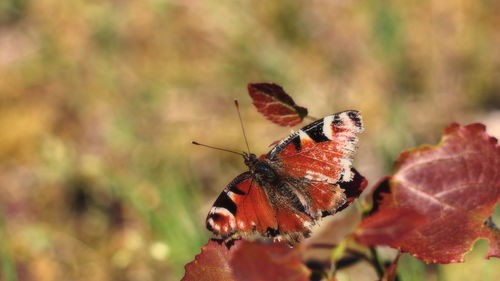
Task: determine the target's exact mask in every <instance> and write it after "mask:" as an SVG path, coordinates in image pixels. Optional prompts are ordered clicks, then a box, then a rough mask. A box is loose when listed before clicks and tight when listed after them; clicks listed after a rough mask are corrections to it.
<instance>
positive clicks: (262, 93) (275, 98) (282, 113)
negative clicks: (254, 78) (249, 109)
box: [247, 83, 307, 126]
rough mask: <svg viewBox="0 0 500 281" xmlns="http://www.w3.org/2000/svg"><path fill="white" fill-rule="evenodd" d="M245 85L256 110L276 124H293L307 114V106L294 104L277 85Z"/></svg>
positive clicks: (297, 122) (300, 120)
mask: <svg viewBox="0 0 500 281" xmlns="http://www.w3.org/2000/svg"><path fill="white" fill-rule="evenodd" d="M247 87H248V93H249V94H250V96H251V97H252V100H253V104H254V105H255V107H256V108H257V110H258V111H259V112H260V113H262V114H263V115H264V116H265V117H266V118H267V119H269V120H271V121H272V122H274V123H276V124H278V125H281V126H294V125H297V124H299V123H300V122H302V119H304V117H306V116H307V108H305V107H301V106H298V105H297V104H295V101H293V99H292V98H291V97H290V96H289V95H288V94H287V93H285V91H284V90H283V88H281V87H280V86H279V85H276V84H273V83H249V84H248V86H247Z"/></svg>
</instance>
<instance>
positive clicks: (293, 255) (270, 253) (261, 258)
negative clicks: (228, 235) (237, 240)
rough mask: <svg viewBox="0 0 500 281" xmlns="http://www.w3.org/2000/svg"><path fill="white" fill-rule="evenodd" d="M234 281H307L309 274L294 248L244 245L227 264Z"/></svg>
mask: <svg viewBox="0 0 500 281" xmlns="http://www.w3.org/2000/svg"><path fill="white" fill-rule="evenodd" d="M231 266H232V268H233V273H234V276H235V277H236V280H237V281H266V280H276V281H280V280H282V281H302V280H304V281H307V280H309V276H310V274H311V272H310V270H309V269H308V268H307V267H306V266H305V265H304V264H303V263H302V260H301V252H300V250H299V249H298V248H290V247H289V246H288V245H286V244H283V243H275V244H270V245H265V244H260V243H253V242H248V241H244V242H243V243H242V245H241V246H240V247H239V248H238V250H236V251H235V252H234V258H233V259H232V260H231Z"/></svg>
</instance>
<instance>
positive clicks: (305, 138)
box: [298, 130, 313, 143]
mask: <svg viewBox="0 0 500 281" xmlns="http://www.w3.org/2000/svg"><path fill="white" fill-rule="evenodd" d="M298 134H299V137H300V142H301V143H305V142H308V141H313V140H312V139H311V137H310V136H309V135H308V134H307V133H306V132H304V131H302V130H299V131H298Z"/></svg>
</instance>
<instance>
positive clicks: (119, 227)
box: [0, 0, 500, 281]
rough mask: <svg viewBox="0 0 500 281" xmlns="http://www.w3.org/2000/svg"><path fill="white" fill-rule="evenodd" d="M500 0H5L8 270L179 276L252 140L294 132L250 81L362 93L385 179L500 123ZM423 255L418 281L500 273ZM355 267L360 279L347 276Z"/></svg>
mask: <svg viewBox="0 0 500 281" xmlns="http://www.w3.org/2000/svg"><path fill="white" fill-rule="evenodd" d="M499 26H500V2H499V1H494V0H484V1H477V0H451V1H428V0H419V1H390V0H388V1H374V0H370V1H348V0H335V1H317V0H313V1H286V0H277V1H230V0H217V1H215V0H208V1H194V0H192V1H187V0H186V1H170V0H141V1H139V0H114V1H99V0H89V1H84V0H74V1H57V0H1V1H0V280H2V281H11V280H23V281H24V280H27V281H29V280H40V281H44V280H145V281H148V280H167V281H170V280H178V279H180V277H181V276H182V275H183V271H184V269H183V266H184V264H185V263H186V262H189V261H190V260H192V259H193V258H194V255H195V254H197V253H199V251H200V246H202V245H204V244H205V243H206V242H207V239H208V238H209V236H210V235H209V233H208V231H207V230H205V226H204V225H205V222H204V220H205V216H206V213H207V212H208V210H209V208H210V206H211V204H212V203H213V201H214V199H215V197H216V196H217V195H218V193H219V192H220V191H221V190H222V189H223V188H224V187H225V185H226V184H227V183H228V182H229V181H230V180H231V179H232V178H233V177H235V176H236V175H237V174H238V173H240V172H242V171H244V170H245V166H244V164H243V161H242V159H240V158H239V157H238V156H235V155H233V154H229V153H223V152H220V151H215V150H209V149H204V148H200V147H196V146H193V145H191V144H190V142H191V141H192V140H196V141H199V142H203V143H206V144H210V145H216V146H219V147H225V148H230V149H236V150H244V147H245V146H244V141H243V138H242V134H241V131H240V127H239V126H240V125H239V123H238V117H237V115H236V112H235V109H234V107H233V104H232V101H233V99H235V98H237V99H239V101H240V106H241V111H242V117H243V119H244V122H245V126H246V129H247V134H248V139H249V142H250V147H251V149H252V151H253V152H254V153H256V154H262V153H265V152H267V150H268V149H269V148H268V146H269V144H271V143H272V142H273V141H275V140H278V139H280V138H282V137H284V136H286V135H287V134H289V133H290V129H288V128H283V127H278V126H277V125H274V124H272V123H271V122H269V121H267V120H265V119H264V118H263V117H262V116H261V115H260V114H258V113H257V111H256V110H255V108H254V107H253V105H252V104H251V100H250V98H249V96H248V94H247V92H246V84H247V83H248V82H264V81H267V82H275V83H278V84H280V85H282V86H283V87H284V88H285V90H286V91H287V92H288V93H290V94H291V95H292V96H293V97H294V99H295V100H296V102H297V103H298V104H300V105H303V106H306V107H307V108H308V109H309V112H310V114H311V115H312V116H316V117H322V116H324V115H327V114H331V113H334V112H338V111H342V110H346V109H358V110H361V111H362V113H363V116H364V120H365V124H366V132H365V133H364V134H363V135H362V136H361V141H360V149H359V152H358V155H357V158H356V167H357V168H358V170H359V171H360V172H361V173H362V174H363V175H365V176H366V177H367V178H368V180H369V181H370V182H371V183H372V184H373V183H374V182H376V181H377V179H378V178H379V177H381V176H382V175H384V174H387V173H389V172H390V170H391V167H392V163H393V161H394V159H395V158H396V156H397V155H398V154H399V152H400V151H401V150H402V149H404V148H411V147H414V146H416V145H420V144H423V143H430V144H434V143H436V142H438V141H439V139H440V135H441V130H442V129H443V127H444V126H446V125H447V124H449V123H451V122H454V121H456V122H460V123H462V124H468V123H472V122H482V123H484V124H486V125H487V126H488V131H489V133H490V134H492V135H495V136H496V137H499V136H500V111H499V110H500V48H499V46H500V28H499ZM485 252H486V243H485V242H484V241H482V242H479V243H477V245H476V247H475V250H474V251H473V252H472V253H470V254H468V255H467V257H466V262H465V263H464V264H458V265H443V266H436V265H433V266H426V265H424V264H423V263H421V262H419V261H418V260H416V259H414V258H411V257H409V256H405V257H404V258H403V260H402V264H401V267H400V269H399V270H400V273H401V276H402V280H405V281H407V280H470V276H475V277H477V278H475V279H476V280H498V279H496V278H498V276H499V274H500V262H499V260H490V261H486V260H483V259H482V256H483V255H484V254H485ZM340 278H343V279H339V280H350V279H349V277H348V276H347V277H346V276H341V277H340Z"/></svg>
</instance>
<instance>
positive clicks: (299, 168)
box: [261, 110, 366, 219]
mask: <svg viewBox="0 0 500 281" xmlns="http://www.w3.org/2000/svg"><path fill="white" fill-rule="evenodd" d="M362 131H363V123H362V120H361V115H360V114H359V112H358V111H354V110H350V111H344V112H340V113H336V114H333V115H329V116H326V117H325V118H323V119H320V120H317V121H315V122H313V123H311V124H309V125H307V126H305V127H304V128H302V129H300V130H299V131H297V132H295V133H294V134H292V135H291V136H289V137H288V138H286V139H284V140H282V141H281V142H279V143H278V144H277V145H276V146H275V147H274V148H273V149H271V151H270V152H269V153H268V154H267V155H265V156H261V158H263V159H267V161H268V163H269V164H270V165H272V167H273V168H274V170H275V171H277V173H278V174H280V175H281V177H283V178H288V181H295V182H296V183H295V184H294V185H295V186H296V187H297V192H298V193H301V194H302V196H303V197H304V198H305V200H304V201H305V202H306V204H304V205H305V206H306V207H307V209H308V210H309V214H310V215H311V216H312V217H313V218H314V219H317V218H319V217H321V216H325V215H328V214H333V213H335V212H336V211H337V210H339V209H342V208H345V207H346V206H348V205H349V204H350V203H351V202H352V201H353V200H354V197H353V196H354V195H353V194H354V193H356V194H355V195H357V196H359V193H360V192H361V191H362V190H363V189H364V187H365V186H366V181H365V180H364V178H363V177H362V176H361V175H359V173H357V171H356V170H355V169H353V168H352V158H353V156H354V152H355V150H356V144H357V142H358V137H357V134H359V133H360V132H362ZM353 179H355V180H354V181H353ZM347 183H349V184H347ZM351 193H352V194H351Z"/></svg>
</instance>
